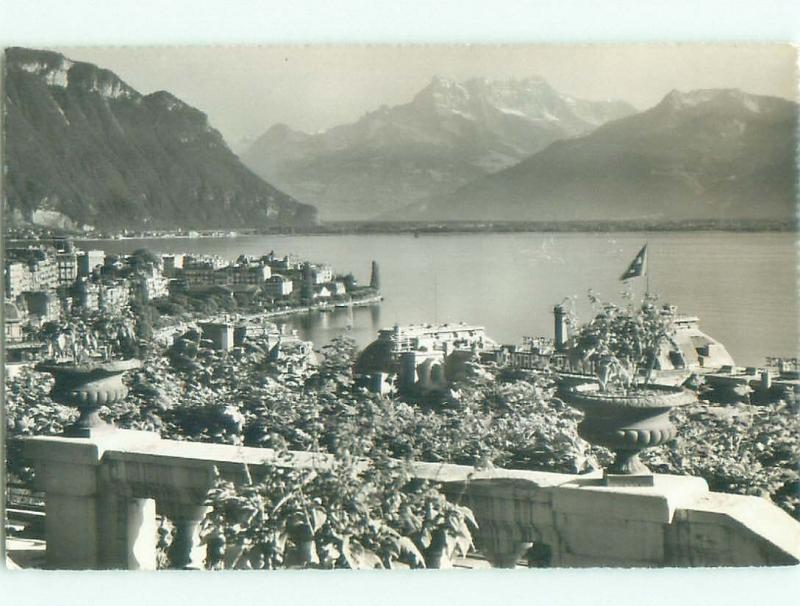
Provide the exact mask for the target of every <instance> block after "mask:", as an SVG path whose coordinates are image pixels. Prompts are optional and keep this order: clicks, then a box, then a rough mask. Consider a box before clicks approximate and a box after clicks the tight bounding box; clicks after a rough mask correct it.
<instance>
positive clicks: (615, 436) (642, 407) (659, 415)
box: [564, 383, 697, 478]
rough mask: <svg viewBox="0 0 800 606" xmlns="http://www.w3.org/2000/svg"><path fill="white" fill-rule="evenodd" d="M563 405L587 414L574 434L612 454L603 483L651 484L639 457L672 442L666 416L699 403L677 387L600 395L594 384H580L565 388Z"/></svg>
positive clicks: (672, 432)
mask: <svg viewBox="0 0 800 606" xmlns="http://www.w3.org/2000/svg"><path fill="white" fill-rule="evenodd" d="M564 400H565V401H566V402H567V403H568V404H570V405H571V406H573V407H575V408H577V409H579V410H581V411H583V412H584V414H585V417H584V419H583V421H581V423H580V424H579V425H578V434H579V435H580V436H581V437H582V438H583V439H585V440H586V441H587V442H590V443H592V444H597V445H600V446H605V447H606V448H608V449H610V450H613V451H614V452H615V454H616V457H615V460H614V462H613V464H612V465H611V466H610V467H609V468H608V469H607V470H606V478H608V477H609V476H612V475H616V476H639V477H650V478H652V476H651V475H650V470H649V469H648V468H647V466H645V464H644V463H642V462H641V460H639V453H640V452H641V451H642V450H644V449H645V448H650V447H652V446H659V445H661V444H664V443H665V442H668V441H669V440H672V439H673V438H674V437H675V436H676V435H677V433H678V432H677V429H676V428H675V426H674V425H673V424H672V422H671V421H670V419H669V412H670V410H672V409H673V408H676V407H678V406H685V405H687V404H691V403H692V402H695V401H697V397H696V395H695V394H694V393H692V392H691V391H689V390H687V389H683V388H681V387H668V386H663V385H651V384H649V385H638V386H637V387H636V388H635V389H631V390H629V391H627V392H625V391H620V392H616V391H602V390H601V389H600V385H598V384H597V383H584V384H582V385H576V386H574V387H570V388H568V389H567V390H566V393H565V394H564Z"/></svg>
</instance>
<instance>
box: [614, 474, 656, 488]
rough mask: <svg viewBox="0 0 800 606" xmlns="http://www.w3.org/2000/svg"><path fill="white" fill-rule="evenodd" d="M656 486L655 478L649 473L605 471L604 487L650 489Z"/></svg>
mask: <svg viewBox="0 0 800 606" xmlns="http://www.w3.org/2000/svg"><path fill="white" fill-rule="evenodd" d="M655 485H656V481H655V476H654V475H653V474H652V473H650V472H649V471H648V472H646V473H613V472H611V471H609V470H605V471H603V486H612V487H613V486H617V487H630V488H637V487H642V488H650V487H652V486H655Z"/></svg>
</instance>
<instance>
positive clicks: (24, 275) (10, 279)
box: [3, 259, 33, 299]
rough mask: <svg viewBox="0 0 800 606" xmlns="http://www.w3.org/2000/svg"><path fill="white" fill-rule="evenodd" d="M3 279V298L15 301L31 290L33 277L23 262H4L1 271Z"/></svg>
mask: <svg viewBox="0 0 800 606" xmlns="http://www.w3.org/2000/svg"><path fill="white" fill-rule="evenodd" d="M3 278H4V279H5V289H6V292H5V296H6V298H8V299H16V298H17V297H19V296H20V295H21V294H22V293H24V292H26V291H29V290H32V289H33V275H32V274H31V270H30V267H29V266H28V264H27V263H25V262H23V261H13V260H9V259H7V260H6V263H5V268H4V271H3Z"/></svg>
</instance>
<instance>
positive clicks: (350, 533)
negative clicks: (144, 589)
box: [2, 42, 800, 582]
mask: <svg viewBox="0 0 800 606" xmlns="http://www.w3.org/2000/svg"><path fill="white" fill-rule="evenodd" d="M797 61H798V50H797V47H796V46H792V45H791V44H787V43H778V42H773V43H747V44H743V43H727V42H713V43H702V44H701V43H695V42H682V43H656V42H652V43H640V44H631V43H625V44H623V43H614V44H579V43H570V44H565V43H562V44H544V43H530V44H521V43H516V44H496V45H491V44H470V45H460V44H408V45H395V44H333V45H332V44H322V43H320V44H304V45H301V44H262V45H256V44H249V45H228V46H216V45H191V46H190V45H173V46H158V45H151V46H129V45H92V46H82V45H58V46H53V45H30V46H7V47H5V48H4V50H3V60H2V66H3V70H2V77H3V83H2V93H3V94H2V105H3V148H2V152H3V153H2V165H3V183H2V220H3V264H4V265H3V268H4V276H3V278H4V279H3V295H4V306H3V325H4V338H3V368H4V371H3V373H4V374H3V376H4V387H3V398H4V399H3V416H4V427H5V430H4V431H5V434H4V442H5V455H6V458H5V493H4V501H5V518H4V528H5V539H4V543H5V545H4V546H5V566H6V567H7V568H8V569H10V570H11V571H24V570H31V569H37V570H72V571H77V570H81V571H84V570H123V571H157V570H158V571H160V570H202V571H263V573H264V574H266V575H269V574H273V573H271V572H267V571H281V570H299V571H301V572H298V573H297V575H299V576H296V577H295V578H296V579H298V580H299V582H302V579H303V578H304V576H305V575H307V574H308V573H306V572H303V570H309V571H310V570H315V571H320V570H324V571H334V570H340V569H344V570H364V569H382V570H394V571H408V570H417V569H436V570H441V569H446V570H460V571H462V572H463V573H464V574H466V572H467V571H475V572H477V571H486V570H489V569H498V568H500V569H517V570H518V571H519V574H524V573H523V572H521V571H522V569H549V568H556V569H565V568H569V569H576V568H578V569H584V568H604V569H607V568H625V569H629V568H648V569H649V568H695V567H754V566H776V567H779V566H793V565H797V564H799V563H800V470H799V468H798V466H799V464H800V433H798V430H799V429H800V422H799V421H798V410H799V409H798V407H799V406H800V368H798V342H799V340H800V324H799V318H800V305H799V304H798V287H797V284H798V283H797V229H798V214H797V200H798V164H797V139H798V100H797V99H798V97H797V91H798V77H797ZM332 574H333V573H332ZM419 574H424V573H419ZM601 574H602V573H601ZM201 576H205V575H201ZM226 578H227V579H228V580H231V579H232V578H234V579H235V578H236V577H235V576H234V577H231V576H227V577H226ZM411 579H412V580H413V577H411Z"/></svg>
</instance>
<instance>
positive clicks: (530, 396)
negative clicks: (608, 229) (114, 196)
mask: <svg viewBox="0 0 800 606" xmlns="http://www.w3.org/2000/svg"><path fill="white" fill-rule="evenodd" d="M646 248H647V247H646V246H645V247H644V248H643V249H642V250H641V251H640V253H639V255H637V258H636V259H634V261H633V262H632V264H631V266H630V268H629V269H628V270H627V271H626V273H625V275H624V276H623V277H626V279H630V278H634V279H635V278H640V277H642V276H643V274H644V272H645V271H646V254H647V250H646ZM4 278H5V288H6V290H5V292H6V295H7V297H6V301H5V352H6V358H5V361H4V362H5V377H6V385H5V388H6V403H7V429H8V434H7V435H8V436H9V448H10V456H9V471H10V474H11V476H10V477H11V478H12V481H11V484H10V489H9V493H8V499H9V501H8V505H9V509H8V511H9V525H8V529H9V533H10V535H9V536H10V537H11V541H12V543H11V544H12V545H13V550H14V552H15V555H14V557H15V558H16V560H15V562H16V565H21V566H24V567H28V566H32V567H37V566H43V565H51V566H52V565H58V564H57V562H56V560H54V559H53V558H56V557H61V556H55V555H53V553H54V552H51V553H50V555H48V556H47V558H48V559H47V562H49V564H46V562H45V560H44V559H43V558H44V556H45V551H44V549H45V542H44V541H43V540H42V538H43V537H44V534H43V530H44V527H43V526H42V522H43V516H44V513H45V511H46V508H45V505H44V501H43V500H42V496H41V494H40V493H38V492H37V491H36V490H35V487H37V486H41V482H42V480H41V479H40V480H37V481H36V482H35V483H32V480H33V479H34V478H35V477H36V474H32V472H33V470H32V469H31V468H30V467H28V460H29V459H28V458H27V457H24V456H23V449H24V448H29V447H26V446H25V443H26V442H25V438H26V436H32V435H40V436H47V435H54V434H55V435H59V434H62V433H63V435H65V436H73V438H67V439H74V438H80V437H83V438H92V437H93V436H102V435H106V433H105V432H106V431H108V429H109V428H111V427H112V426H114V427H118V428H126V429H134V430H137V431H144V432H145V433H147V432H151V433H150V434H149V435H160V436H161V437H162V439H167V438H168V439H173V440H180V441H184V440H186V441H190V442H200V443H206V444H229V445H234V446H237V447H243V446H244V447H251V448H252V447H256V448H266V449H272V450H271V451H280V450H281V449H286V448H289V449H291V451H293V452H304V451H309V450H311V451H320V450H321V451H322V452H325V451H328V452H331V453H338V452H340V449H341V448H342V447H343V445H344V444H347V445H348V446H347V449H348V450H349V451H352V452H357V453H363V454H364V456H374V454H375V452H377V451H378V450H379V451H381V452H386V454H389V455H390V456H393V457H398V458H399V459H403V458H406V457H411V458H412V460H419V461H423V462H424V461H430V462H435V461H439V462H452V463H456V464H462V465H463V464H466V465H467V466H474V467H475V468H476V469H482V468H484V467H485V466H490V468H491V467H493V466H494V465H498V466H503V467H507V468H510V469H515V470H532V472H533V471H537V470H541V471H547V472H558V473H566V474H576V473H577V474H588V475H587V476H586V477H594V476H593V475H592V474H593V473H596V471H597V470H602V469H605V471H604V472H603V482H604V483H606V484H607V485H608V486H616V485H618V483H619V485H620V486H642V487H648V486H650V487H652V486H654V485H655V484H654V482H655V481H657V479H658V477H659V476H658V475H656V474H654V473H653V472H657V473H662V474H663V473H667V474H679V475H682V474H693V475H699V476H701V477H703V478H705V480H706V481H708V482H709V483H710V485H711V487H712V488H713V489H716V490H722V491H724V492H734V493H743V494H746V495H753V494H757V495H760V496H762V497H765V498H768V499H771V500H773V501H774V502H775V503H777V504H778V505H780V507H782V508H783V509H784V510H785V511H786V512H788V513H789V514H791V515H792V516H794V517H795V518H796V517H797V516H798V515H800V500H798V494H797V487H798V481H799V478H798V475H797V470H796V466H795V465H794V463H793V461H795V459H796V456H797V443H796V440H797V432H796V427H795V426H796V418H797V417H796V409H797V402H798V392H800V374H799V373H798V365H797V359H794V358H793V359H784V358H781V359H777V358H776V359H770V360H767V361H766V364H765V365H764V366H763V367H761V368H740V367H737V366H736V363H735V361H734V360H733V358H732V357H731V355H730V354H729V353H728V351H727V350H726V348H725V346H724V344H722V343H720V342H718V341H716V340H715V339H714V338H713V337H712V336H710V335H708V334H706V333H705V332H703V331H702V330H701V328H700V320H699V319H698V318H697V317H692V316H682V315H679V314H678V310H676V309H675V308H674V307H670V306H669V305H662V304H658V303H657V302H656V300H655V299H651V298H648V297H649V295H647V296H646V297H645V299H644V300H643V301H642V302H641V303H640V306H639V307H637V306H636V305H632V306H629V307H626V308H620V307H617V306H614V305H611V304H607V303H606V304H602V306H601V308H600V310H601V311H600V313H599V314H598V316H597V317H596V318H594V319H591V320H590V321H588V322H583V323H581V322H579V321H578V319H577V318H576V317H575V314H574V312H573V311H572V310H571V309H570V305H569V304H568V302H567V301H565V302H563V303H561V304H557V305H554V306H553V308H552V313H553V334H552V336H547V335H538V336H533V337H521V341H520V342H519V343H518V344H499V343H497V342H496V341H495V340H493V339H492V338H491V336H490V335H488V334H487V332H486V329H485V328H484V327H483V326H481V325H478V324H465V323H457V324H417V325H407V326H398V325H395V326H393V327H388V328H385V329H382V330H380V331H379V332H378V334H377V335H376V339H375V340H374V341H373V342H372V343H371V344H369V345H368V346H367V347H365V348H364V349H363V350H361V351H359V350H358V349H357V348H356V346H355V343H354V342H352V341H351V340H349V339H348V338H347V336H346V332H345V334H344V335H343V336H341V337H339V338H336V339H334V341H333V342H331V343H328V344H315V343H312V342H310V341H304V340H302V339H301V338H299V337H298V335H297V334H296V333H295V332H292V331H287V330H285V329H282V328H280V327H279V326H278V325H277V324H275V323H273V322H272V321H271V319H274V318H276V317H277V316H280V315H285V314H292V313H325V312H326V311H327V310H330V309H331V308H332V307H336V306H342V307H349V308H352V306H356V305H376V304H380V300H381V293H380V276H379V268H378V266H377V263H375V262H373V263H372V267H371V279H370V284H369V285H368V286H360V285H358V284H357V282H356V280H355V279H354V277H353V276H352V274H337V273H335V272H334V271H333V269H332V268H331V267H330V266H328V265H325V264H324V263H312V262H310V261H307V260H301V259H299V258H297V257H295V256H293V255H283V256H280V255H275V254H274V252H267V253H265V254H264V255H261V256H245V255H240V256H239V257H238V258H237V259H236V260H235V261H232V262H231V261H226V260H224V259H221V258H217V257H210V256H198V255H180V254H165V255H159V254H155V253H153V252H151V251H148V250H145V249H141V250H137V251H134V252H133V253H131V254H129V255H107V254H105V253H104V252H103V251H100V250H79V249H77V248H76V247H75V246H74V244H73V243H72V242H71V241H70V240H68V239H65V238H57V239H55V240H52V241H47V242H42V243H40V244H39V245H35V246H32V245H29V246H26V247H14V246H9V247H8V248H7V249H6V258H5V274H4ZM631 323H632V324H631ZM634 326H638V327H639V328H637V329H635V331H634V333H631V332H630V331H631V328H632V327H634ZM654 335H656V337H655V340H653V338H654ZM648 339H650V340H648ZM636 351H638V352H639V353H638V354H637V353H635V352H636ZM97 372H100V373H101V374H99V375H96V378H95V379H92V378H91V377H93V376H95V373H97ZM64 373H67V374H64ZM103 377H108V379H106V378H103ZM112 379H113V380H114V381H116V385H118V387H115V388H111V389H112V390H113V391H112V392H109V393H108V394H106V395H104V396H100V395H99V394H101V393H103V392H102V391H101V392H97V394H98V395H97V396H91V398H96V399H94V400H91V401H92V402H93V403H91V404H90V403H89V402H87V401H84V400H83V399H82V398H84V397H85V396H80V397H78V399H76V397H77V396H78V394H82V393H85V394H92V393H94V392H93V390H95V389H101V387H100V386H101V385H103V384H104V383H103V381H107V380H112ZM53 380H54V382H53ZM121 380H124V383H123V382H120V381H121ZM65 381H66V383H65ZM87 381H88V382H87ZM92 381H100V382H99V383H97V387H93V382H92ZM637 385H643V386H649V387H647V389H649V390H651V392H652V393H653V394H656V395H658V397H661V390H665V394H664V397H667V395H668V394H669V398H674V397H675V396H676V395H680V394H682V395H681V397H683V398H685V399H684V400H682V401H680V402H678V401H676V402H673V401H671V400H670V401H669V402H668V403H667V402H666V401H665V402H663V403H662V402H661V401H660V400H658V403H657V404H653V406H655V408H654V409H653V412H652V413H650V415H651V416H648V415H642V414H638V416H637V417H635V423H633V424H632V425H631V423H632V422H633V420H632V419H627V420H626V416H625V414H623V412H622V411H624V408H623V409H620V412H618V413H614V414H615V415H617V414H619V415H621V416H619V417H618V418H617V417H612V418H613V419H615V420H614V421H613V423H612V427H626V426H629V427H634V428H636V429H633V430H625V431H632V432H633V434H632V435H634V436H636V435H641V432H642V430H643V429H642V428H644V430H645V431H646V432H647V433H646V435H647V436H650V437H648V438H647V439H646V440H645V441H644V442H642V441H641V438H636V439H634V440H633V442H630V443H628V442H623V443H621V442H619V438H612V437H611V436H612V435H616V434H615V433H614V432H612V433H608V432H609V428H608V427H607V424H608V423H609V419H606V420H602V421H601V420H599V419H601V418H598V419H595V418H594V417H593V414H594V413H593V412H592V407H591V406H590V407H588V408H586V407H585V405H583V404H581V401H580V400H579V399H578V398H577V397H576V394H583V393H584V390H585V389H586V388H587V387H593V388H594V389H599V390H601V393H602V392H604V391H605V390H606V389H609V390H611V391H610V393H612V394H613V393H620V394H626V393H633V394H635V393H637V391H636V390H638V389H642V387H636V386H637ZM102 389H105V388H102ZM75 390H77V391H75ZM576 390H577V391H576ZM631 390H633V391H631ZM645 393H647V392H645ZM112 394H113V395H112ZM582 397H583V396H582ZM613 397H619V396H613ZM648 397H653V396H652V395H651V396H648ZM612 401H613V400H612ZM490 402H494V403H493V404H490ZM565 403H567V404H568V405H567V406H565ZM571 406H575V407H577V408H578V409H581V410H583V411H584V415H585V417H583V421H581V415H580V414H577V415H576V414H575V411H574V409H573V408H571ZM73 408H77V409H78V413H79V414H78V415H77V416H76V415H75V411H74V410H73ZM670 410H671V411H672V412H671V414H670V416H669V418H667V417H666V416H665V411H666V413H669V411H670ZM659 415H660V416H659ZM579 421H580V422H579ZM671 421H674V423H675V425H673V424H672V422H671ZM598 423H599V425H598ZM676 426H677V427H679V428H680V430H676ZM104 428H105V429H104ZM732 430H735V432H736V433H735V434H733V435H735V436H736V438H735V441H734V442H731V435H732V434H731V433H730V432H731V431H732ZM614 431H617V430H614ZM654 431H655V434H653V433H652V432H654ZM487 432H488V433H487ZM679 433H680V434H683V435H684V437H683V438H677V437H676V436H677V435H679ZM142 435H145V434H142ZM656 436H657V437H656ZM637 440H638V441H637ZM743 443H749V444H751V445H752V451H750V450H748V451H746V452H747V453H748V454H747V457H748V462H747V464H744V463H743V462H742V460H741V457H742V456H743V454H744V452H745V451H743V450H742V445H743ZM376 449H377V450H376ZM369 453H372V454H369ZM613 453H616V454H613ZM640 455H641V460H640ZM292 456H298V455H297V454H294V455H292ZM337 456H338V455H337ZM33 460H35V458H34V459H33ZM734 461H735V464H734ZM425 473H427V472H425ZM218 488H219V486H218ZM218 488H217V489H218ZM343 489H344V487H343ZM215 490H216V489H215ZM212 493H213V490H212ZM220 498H222V497H221V496H220ZM225 498H228V497H225ZM48 502H50V501H48ZM210 503H212V504H213V503H214V501H213V500H212V501H210ZM221 503H222V502H221V501H220V504H219V506H222V505H221ZM50 507H51V508H52V507H53V505H52V504H51V505H50ZM213 507H217V505H213ZM226 507H228V506H226ZM215 511H216V510H215ZM226 515H227V514H226ZM452 515H453V516H456V517H453V518H452V519H453V520H454V521H453V522H452V523H453V524H456V526H457V531H456V535H454V536H456V537H460V540H462V541H464V542H463V544H462V547H460V548H458V549H455V550H452V551H447V553H448V554H449V555H448V559H447V562H449V563H448V564H447V565H448V566H450V565H456V566H462V567H466V568H476V567H477V568H480V567H482V566H484V565H486V564H492V565H499V564H498V563H499V560H497V559H496V558H495V556H493V555H492V554H491V553H490V552H489V551H487V549H488V548H487V547H485V546H484V548H483V551H478V552H475V551H474V549H473V547H474V546H473V543H472V540H473V539H472V537H473V535H472V534H471V533H474V532H477V527H475V528H473V527H472V526H471V524H472V523H471V522H470V521H469V517H468V516H467V517H465V516H466V515H467V514H465V513H463V512H462V513H453V514H452ZM469 515H471V514H469ZM158 519H159V520H160V522H159V524H160V525H161V526H159V530H158V533H157V534H158V536H159V537H161V538H160V539H159V543H158V545H159V547H157V548H156V549H154V551H153V553H154V554H158V558H159V562H162V563H161V564H158V566H159V567H198V566H199V567H209V566H210V567H212V568H214V567H223V568H224V567H230V566H233V567H238V566H244V567H248V566H250V567H253V566H254V565H253V564H252V563H250V564H247V563H246V562H244V561H241V558H239V564H238V565H234V564H232V563H231V562H228V563H227V564H225V561H226V556H225V555H224V554H223V553H222V552H220V551H219V549H220V546H219V545H218V542H215V541H216V539H214V540H212V538H211V535H209V536H207V537H206V538H205V539H203V540H202V542H201V543H202V545H204V546H205V547H204V554H205V555H203V556H197V555H194V556H191V557H190V556H189V554H188V552H187V553H183V554H182V555H178V554H177V551H176V550H178V549H179V547H180V544H181V541H183V540H184V539H183V538H182V535H181V531H180V526H174V524H175V522H174V520H173V521H172V522H170V518H169V517H168V516H166V517H165V516H163V515H162V516H159V518H158ZM210 519H211V518H205V521H203V522H202V523H203V525H206V524H211V522H210V521H209V520H210ZM197 523H198V524H199V523H200V520H198V521H197ZM437 523H438V522H437ZM216 524H218V525H219V524H221V525H222V526H215V527H216V528H218V529H219V528H225V529H226V530H225V531H224V532H225V533H230V532H232V531H231V527H230V526H229V524H231V519H230V518H229V517H225V518H224V519H223V518H220V519H218V521H217V522H216ZM198 528H199V527H198ZM204 528H205V526H204ZM204 532H205V531H204ZM415 536H416V535H415ZM467 538H468V539H469V540H468V541H467ZM48 540H50V539H48ZM476 540H477V539H476ZM483 540H484V541H485V540H486V539H485V538H484V539H483ZM176 541H177V543H176ZM51 544H52V543H51ZM483 545H486V544H485V543H483ZM546 545H547V549H552V547H551V546H550V544H549V543H547V544H546ZM295 547H296V546H295ZM423 547H424V542H423V543H420V544H419V546H418V547H416V549H418V550H421V549H422V548H423ZM428 547H430V545H429V546H428ZM51 549H52V548H51ZM181 549H182V548H181ZM542 549H545V547H543V546H542V545H539V546H538V547H537V549H533V548H531V550H528V551H527V552H525V553H523V554H521V555H520V557H521V558H522V559H525V558H527V562H528V565H531V566H549V565H554V559H553V555H552V553H550V552H547V553H542V552H541V550H542ZM215 550H216V551H215ZM537 550H538V551H537ZM548 553H549V555H547V554H548ZM214 554H216V555H214ZM287 555H288V553H287ZM523 556H524V557H523ZM281 557H283V556H281ZM309 557H311V556H309ZM387 557H388V556H387ZM440 557H442V556H441V554H440V555H439V556H436V557H433V556H425V555H424V553H423V551H420V555H419V557H418V558H417V559H416V561H417V565H423V564H427V566H433V567H439V566H440V565H443V564H442V563H441V562H440V563H439V564H436V562H439V559H437V558H440ZM726 557H727V556H726ZM776 557H778V560H776V561H782V560H780V557H783V556H780V557H779V556H776ZM312 559H313V558H312ZM487 559H488V560H489V562H487ZM414 560H415V558H414V557H411V559H410V560H409V559H407V558H406V557H401V558H400V559H399V560H398V561H397V562H394V563H393V566H394V567H397V566H399V565H400V564H401V563H402V562H406V564H408V563H409V562H410V563H411V567H415V566H414V564H413V562H414ZM556 561H559V560H556ZM709 561H711V560H709ZM247 562H250V560H249V559H248V560H247ZM64 563H66V562H64ZM273 564H275V563H273ZM310 564H311V562H310V561H307V562H306V563H305V564H303V565H304V566H308V565H310ZM142 566H143V567H150V566H151V565H150V564H147V563H143V564H142ZM260 566H261V565H260V564H256V565H255V567H260ZM324 566H328V567H329V566H333V567H337V566H338V564H337V563H336V561H335V560H332V561H329V562H328V563H327V564H325V565H324ZM346 566H348V567H362V566H368V565H367V564H365V563H363V562H360V561H355V560H354V561H351V562H350V563H349V564H347V565H346Z"/></svg>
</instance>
